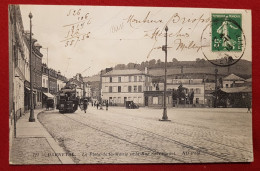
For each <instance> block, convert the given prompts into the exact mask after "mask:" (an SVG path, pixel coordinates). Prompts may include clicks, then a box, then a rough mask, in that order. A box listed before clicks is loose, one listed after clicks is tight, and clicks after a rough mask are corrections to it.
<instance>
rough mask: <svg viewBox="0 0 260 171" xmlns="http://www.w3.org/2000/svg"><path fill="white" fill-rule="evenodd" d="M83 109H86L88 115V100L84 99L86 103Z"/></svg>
mask: <svg viewBox="0 0 260 171" xmlns="http://www.w3.org/2000/svg"><path fill="white" fill-rule="evenodd" d="M83 109H84V112H85V113H86V111H87V109H88V101H87V99H84V101H83Z"/></svg>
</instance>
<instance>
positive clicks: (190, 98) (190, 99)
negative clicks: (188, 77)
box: [188, 91, 194, 104]
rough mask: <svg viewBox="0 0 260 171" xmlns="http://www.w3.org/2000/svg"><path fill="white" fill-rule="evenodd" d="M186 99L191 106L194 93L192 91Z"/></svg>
mask: <svg viewBox="0 0 260 171" xmlns="http://www.w3.org/2000/svg"><path fill="white" fill-rule="evenodd" d="M188 98H189V102H190V104H193V99H194V91H192V92H191V93H189V95H188Z"/></svg>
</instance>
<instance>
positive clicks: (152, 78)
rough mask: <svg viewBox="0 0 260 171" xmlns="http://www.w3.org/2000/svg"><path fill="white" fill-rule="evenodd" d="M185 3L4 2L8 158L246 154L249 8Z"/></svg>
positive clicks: (100, 159) (100, 160)
mask: <svg viewBox="0 0 260 171" xmlns="http://www.w3.org/2000/svg"><path fill="white" fill-rule="evenodd" d="M190 10H191V9H189V8H157V7H154V8H149V7H106V6H95V7H94V6H55V5H9V125H10V127H9V152H10V158H9V159H10V160H9V161H10V164H12V165H17V164H18V165H20V164H105V163H114V164H121V163H227V162H252V161H253V143H252V142H253V136H252V50H251V39H252V38H251V20H250V18H251V11H248V10H235V9H232V10H228V9H226V10H223V9H206V8H205V9H192V10H193V11H194V12H193V13H191V12H190ZM50 16H51V17H50ZM246 19H248V20H246Z"/></svg>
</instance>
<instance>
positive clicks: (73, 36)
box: [61, 8, 91, 47]
mask: <svg viewBox="0 0 260 171" xmlns="http://www.w3.org/2000/svg"><path fill="white" fill-rule="evenodd" d="M66 17H69V18H70V19H71V18H72V19H73V22H71V23H69V24H66V25H63V28H65V29H66V30H67V33H66V35H65V37H64V39H63V40H62V41H61V42H64V46H65V47H69V46H74V47H75V46H76V45H77V43H78V42H80V41H84V40H85V39H88V38H89V37H90V35H91V32H90V31H88V28H87V26H88V25H90V24H91V18H90V13H88V12H83V11H82V9H81V8H79V9H70V10H69V11H68V13H67V14H66Z"/></svg>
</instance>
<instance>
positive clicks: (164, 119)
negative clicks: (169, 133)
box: [160, 26, 170, 121]
mask: <svg viewBox="0 0 260 171" xmlns="http://www.w3.org/2000/svg"><path fill="white" fill-rule="evenodd" d="M167 31H168V27H167V26H166V27H165V32H166V33H165V45H163V46H162V50H163V51H165V65H164V71H165V72H164V93H163V99H164V100H163V116H162V119H160V121H170V120H168V116H167V107H166V88H167V87H166V84H167Z"/></svg>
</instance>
